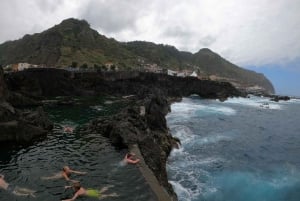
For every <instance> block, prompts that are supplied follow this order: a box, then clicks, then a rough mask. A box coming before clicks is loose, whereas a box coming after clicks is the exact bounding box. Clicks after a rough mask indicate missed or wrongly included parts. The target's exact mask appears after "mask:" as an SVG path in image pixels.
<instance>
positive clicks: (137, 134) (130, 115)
mask: <svg viewBox="0 0 300 201" xmlns="http://www.w3.org/2000/svg"><path fill="white" fill-rule="evenodd" d="M168 111H169V103H168V101H167V99H166V98H165V97H163V96H157V95H152V97H149V98H146V99H145V100H143V101H137V102H136V104H135V105H134V106H129V107H127V108H125V109H124V110H123V111H121V112H120V113H118V114H117V115H114V116H109V117H101V118H98V119H95V120H93V121H91V122H90V124H89V125H88V127H87V128H86V129H87V131H88V132H96V133H100V134H102V135H103V136H105V137H108V138H110V140H111V142H112V144H113V145H114V146H116V147H118V148H128V147H130V146H131V145H134V144H137V145H138V147H139V149H140V150H141V153H142V155H143V158H144V160H145V162H146V164H147V165H148V167H149V168H150V169H151V170H152V171H153V173H154V175H155V176H156V178H157V179H158V181H159V182H160V184H161V185H162V186H163V187H164V188H165V189H166V191H167V192H168V193H169V195H170V196H171V197H173V199H174V200H177V196H176V194H175V192H174V191H173V188H172V186H171V185H170V184H169V183H168V177H167V172H166V162H167V158H168V156H169V154H170V152H171V150H172V148H173V146H174V145H176V144H177V143H178V139H175V138H173V137H172V136H171V134H170V133H169V132H168V128H167V124H166V119H165V115H166V114H167V112H168Z"/></svg>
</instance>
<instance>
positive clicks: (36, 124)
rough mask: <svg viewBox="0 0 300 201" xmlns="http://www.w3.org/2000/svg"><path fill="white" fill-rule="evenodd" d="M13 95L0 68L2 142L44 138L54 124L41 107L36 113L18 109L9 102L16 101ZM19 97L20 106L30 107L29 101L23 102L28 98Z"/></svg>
mask: <svg viewBox="0 0 300 201" xmlns="http://www.w3.org/2000/svg"><path fill="white" fill-rule="evenodd" d="M11 94H12V93H10V92H9V91H8V90H7V87H6V83H5V82H4V77H3V71H2V68H0V142H16V143H23V142H30V141H32V139H33V138H36V137H39V136H44V135H45V134H46V133H47V132H48V131H49V130H51V129H52V128H53V123H52V122H51V121H50V120H49V119H48V117H47V115H46V113H45V112H44V111H43V108H41V107H39V108H38V109H37V110H36V111H31V110H28V111H23V110H19V109H16V108H14V107H13V106H12V105H11V104H10V102H9V101H10V100H12V101H13V100H14V98H13V97H14V96H12V95H11ZM18 97H19V98H18V101H19V104H21V105H28V101H27V102H26V103H23V102H22V100H27V99H26V98H23V97H22V95H19V96H18Z"/></svg>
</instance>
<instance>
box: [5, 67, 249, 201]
mask: <svg viewBox="0 0 300 201" xmlns="http://www.w3.org/2000/svg"><path fill="white" fill-rule="evenodd" d="M1 76H3V75H1ZM5 80H6V84H7V86H6V85H5V83H4V81H3V79H2V82H3V83H4V84H1V86H4V88H3V87H2V88H0V92H1V93H2V94H0V95H1V96H0V97H2V99H3V100H4V102H5V104H6V103H7V100H9V98H8V95H7V93H10V94H18V96H17V97H18V101H15V102H17V104H19V105H20V106H24V105H34V104H39V103H40V104H41V103H42V101H43V100H46V99H47V98H48V97H53V96H68V97H69V98H68V101H67V102H68V103H70V104H72V96H78V95H80V96H101V95H113V96H116V97H119V98H122V97H123V98H125V99H126V100H128V101H129V102H130V104H129V105H128V106H127V107H125V108H123V109H122V110H121V111H120V112H119V113H118V114H116V115H113V116H106V117H101V118H100V117H99V118H97V119H94V120H92V121H91V122H90V123H89V124H87V125H86V126H85V127H84V128H82V129H81V131H80V132H82V133H85V132H94V133H99V134H101V135H103V136H105V137H108V138H109V139H110V141H111V143H112V145H113V146H115V147H117V148H127V149H129V150H130V149H135V151H137V152H140V154H141V157H142V159H143V160H142V161H143V162H144V163H141V165H140V167H139V169H140V171H141V172H142V174H143V175H144V177H145V179H146V181H148V183H149V184H150V187H151V188H152V189H153V192H154V193H155V194H156V195H157V199H158V200H166V196H167V197H168V200H174V201H175V200H177V196H176V194H175V192H174V190H173V188H172V186H171V184H169V183H168V177H167V172H166V162H167V159H168V156H169V154H170V152H171V150H172V149H173V148H174V147H177V145H178V144H177V143H179V140H178V139H176V138H174V137H172V135H171V134H170V132H169V130H168V127H167V124H166V119H165V116H166V114H167V113H168V112H170V104H171V103H172V101H176V100H180V99H181V98H182V97H184V96H189V95H191V94H197V95H199V96H201V97H203V98H213V99H220V100H225V99H227V98H228V97H232V96H244V94H243V93H242V92H240V91H238V90H237V89H236V88H234V87H233V86H232V85H231V84H229V83H225V82H214V81H209V80H198V79H196V78H193V77H188V78H180V77H172V76H168V75H164V74H152V73H138V72H116V73H78V74H74V73H72V72H69V71H64V70H60V69H38V70H34V71H23V72H18V73H13V74H8V75H6V76H5ZM7 89H8V90H7ZM9 90H10V91H9ZM15 97H16V96H15ZM15 99H16V98H15ZM15 99H14V98H13V100H15ZM12 102H14V101H12ZM5 104H1V107H2V108H3V107H4V106H5ZM17 104H16V103H15V105H17ZM9 105H10V104H9ZM9 107H10V106H9ZM9 107H6V110H3V109H2V110H1V112H2V113H0V114H1V115H0V117H1V118H3V117H6V115H3V114H4V113H3V112H10V113H9V114H10V116H11V118H12V117H14V118H15V119H16V121H18V122H21V120H20V118H21V117H22V118H24V119H25V120H30V121H26V122H25V125H27V126H29V125H30V126H32V125H34V126H37V125H38V128H40V129H43V130H44V131H48V130H49V129H51V126H50V125H51V123H49V124H46V123H45V122H47V121H46V119H47V118H46V116H45V115H44V114H43V112H42V109H41V108H40V109H38V112H37V115H34V114H35V113H34V112H29V114H28V116H26V115H25V116H24V115H17V114H14V113H12V112H11V111H10V110H9V109H8V108H9ZM11 107H13V106H11ZM18 114H19V113H18ZM21 114H24V111H23V112H22V113H21ZM19 116H20V118H19ZM42 117H44V118H42ZM22 118H21V119H22ZM38 119H39V120H40V119H44V121H43V123H42V122H39V121H37V120H38ZM8 120H12V119H1V122H7V121H8ZM0 127H1V124H0ZM1 128H2V127H1ZM16 129H17V130H18V129H21V128H19V127H17V126H15V130H11V131H9V132H7V133H10V135H11V136H13V134H12V133H15V134H14V135H16V133H18V135H25V136H26V137H27V138H26V139H27V140H31V139H32V138H31V136H30V135H29V134H28V132H25V133H24V134H19V132H17V130H16ZM22 130H24V131H26V129H22ZM41 133H42V132H41ZM36 135H37V134H36ZM3 136H5V135H4V133H3V134H1V137H2V138H3ZM11 139H12V140H16V141H17V140H19V138H18V137H14V138H11ZM2 140H3V141H5V140H7V138H3V139H2Z"/></svg>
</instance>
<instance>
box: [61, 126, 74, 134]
mask: <svg viewBox="0 0 300 201" xmlns="http://www.w3.org/2000/svg"><path fill="white" fill-rule="evenodd" d="M63 131H64V132H65V133H73V131H74V128H73V127H71V126H64V127H63Z"/></svg>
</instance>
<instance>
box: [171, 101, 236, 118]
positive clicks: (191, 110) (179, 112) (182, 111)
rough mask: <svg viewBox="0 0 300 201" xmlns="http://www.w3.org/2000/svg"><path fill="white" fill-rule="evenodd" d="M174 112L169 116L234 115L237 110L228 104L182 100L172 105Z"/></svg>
mask: <svg viewBox="0 0 300 201" xmlns="http://www.w3.org/2000/svg"><path fill="white" fill-rule="evenodd" d="M171 110H172V113H171V114H170V115H169V116H180V117H181V119H184V118H191V117H192V116H195V115H206V114H221V115H234V114H236V111H235V110H234V109H232V108H230V107H228V106H220V105H217V104H200V103H199V102H198V103H193V102H191V103H189V102H181V103H175V104H172V105H171Z"/></svg>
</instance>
